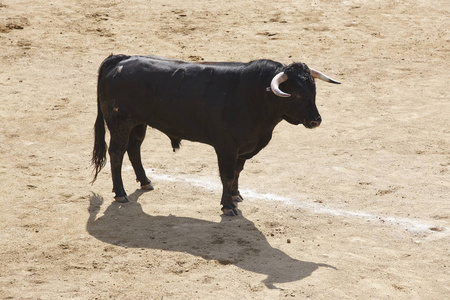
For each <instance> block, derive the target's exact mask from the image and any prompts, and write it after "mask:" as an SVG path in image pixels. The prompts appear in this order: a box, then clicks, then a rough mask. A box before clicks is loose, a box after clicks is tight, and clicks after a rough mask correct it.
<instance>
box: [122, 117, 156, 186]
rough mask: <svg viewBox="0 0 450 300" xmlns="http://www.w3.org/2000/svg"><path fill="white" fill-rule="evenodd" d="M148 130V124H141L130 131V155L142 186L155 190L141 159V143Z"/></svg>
mask: <svg viewBox="0 0 450 300" xmlns="http://www.w3.org/2000/svg"><path fill="white" fill-rule="evenodd" d="M146 131H147V124H141V125H138V126H136V127H134V128H133V130H132V131H131V133H130V138H129V141H128V149H127V152H128V157H129V159H130V161H131V165H132V166H133V169H134V173H135V174H136V181H138V182H140V183H141V188H142V189H144V190H149V191H151V190H153V185H152V184H151V182H150V179H148V177H147V175H146V174H145V169H144V167H143V166H142V160H141V145H142V142H143V141H144V138H145V133H146Z"/></svg>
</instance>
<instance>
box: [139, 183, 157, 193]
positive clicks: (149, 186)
mask: <svg viewBox="0 0 450 300" xmlns="http://www.w3.org/2000/svg"><path fill="white" fill-rule="evenodd" d="M141 189H143V190H146V191H153V190H154V189H155V188H154V187H153V184H151V183H148V184H144V185H141Z"/></svg>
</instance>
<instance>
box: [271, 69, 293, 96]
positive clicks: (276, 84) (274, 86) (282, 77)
mask: <svg viewBox="0 0 450 300" xmlns="http://www.w3.org/2000/svg"><path fill="white" fill-rule="evenodd" d="M288 79H289V77H288V76H287V75H286V73H284V72H280V73H278V74H277V75H275V76H274V77H273V79H272V82H271V83H270V89H271V90H272V92H273V93H274V94H275V95H277V96H278V97H283V98H286V97H290V96H291V94H288V93H285V92H283V91H282V90H280V84H282V83H283V82H285V81H286V80H288Z"/></svg>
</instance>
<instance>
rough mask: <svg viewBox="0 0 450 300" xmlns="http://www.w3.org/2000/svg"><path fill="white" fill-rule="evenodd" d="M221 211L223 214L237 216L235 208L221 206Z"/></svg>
mask: <svg viewBox="0 0 450 300" xmlns="http://www.w3.org/2000/svg"><path fill="white" fill-rule="evenodd" d="M222 212H223V214H224V215H225V216H230V217H235V216H238V215H239V213H238V210H237V209H236V208H225V207H223V208H222Z"/></svg>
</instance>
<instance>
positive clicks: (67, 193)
mask: <svg viewBox="0 0 450 300" xmlns="http://www.w3.org/2000/svg"><path fill="white" fill-rule="evenodd" d="M449 16H450V5H449V2H448V1H445V0H437V1H425V0H422V1H421V0H419V1H402V0H398V1H387V0H380V1H378V0H376V1H358V0H354V1H331V0H329V1H325V0H323V1H318V0H317V1H284V0H280V1H276V2H275V1H256V0H254V1H247V0H238V1H214V0H210V1H181V0H174V1H161V0H134V1H124V0H108V1H105V0H99V1H87V0H78V1H76V0H64V1H63V0H48V1H47V0H45V1H44V0H35V1H25V0H0V64H1V67H0V101H1V102H0V103H1V106H0V117H1V121H0V132H1V134H0V156H1V164H0V182H1V185H0V191H1V194H2V196H3V199H2V201H1V202H0V215H1V217H0V298H1V299H59V298H63V299H64V298H66V299H67V298H76V299H110V298H113V299H290V298H296V299H305V298H311V299H444V298H445V295H447V297H448V295H450V235H449V232H450V201H449V200H450V117H449V116H450V92H449V83H450V71H449V69H450V68H449V67H450V64H449V62H450V52H449V51H450V42H449V40H450V35H449V28H450V17H449ZM111 53H115V54H120V53H123V54H155V55H160V56H165V57H170V58H177V59H184V60H193V61H203V60H204V61H250V60H253V59H259V58H268V59H274V60H277V61H281V62H283V63H287V64H289V63H291V62H294V61H301V62H305V63H307V64H308V65H309V66H311V67H313V68H315V69H318V70H320V71H323V72H324V73H326V74H327V75H329V76H331V77H333V78H335V79H337V80H339V81H341V82H342V85H331V84H327V83H325V82H317V104H318V108H319V111H320V113H321V115H322V118H323V123H322V125H321V126H320V127H319V128H317V129H315V130H308V129H305V128H304V127H303V126H292V125H290V124H288V123H286V122H282V123H280V125H279V126H278V127H277V128H276V129H275V131H274V136H273V139H272V141H271V143H270V144H269V145H268V146H267V147H266V148H265V149H264V150H263V151H262V152H261V153H260V154H258V155H257V156H256V157H255V158H253V159H252V160H251V161H249V162H248V163H247V164H246V168H245V170H244V172H243V173H242V176H241V187H242V190H241V192H242V194H243V196H244V198H245V201H244V202H243V203H242V204H241V205H240V206H239V209H240V211H241V215H240V216H239V217H235V218H230V217H223V216H221V212H220V204H219V203H220V195H221V186H220V181H219V178H218V168H217V162H216V157H215V153H214V150H213V149H212V148H211V147H209V146H207V145H202V144H198V143H192V142H188V141H184V142H183V145H182V148H181V150H180V151H179V152H177V153H173V152H172V149H171V147H170V141H169V139H168V138H167V137H166V136H165V135H163V134H161V133H160V132H158V131H156V130H154V129H149V131H148V132H147V138H146V140H145V141H144V145H143V154H142V155H143V161H144V165H145V167H146V168H147V169H148V172H149V177H150V178H151V179H152V180H153V183H154V185H155V190H154V191H152V192H146V193H144V192H143V191H141V190H139V189H138V188H139V186H138V185H137V184H136V183H135V181H134V178H135V177H134V173H133V171H132V169H131V167H130V163H129V162H128V160H125V165H124V171H123V177H124V184H125V188H126V189H127V191H128V193H129V195H130V200H131V202H130V203H128V204H125V205H119V204H118V203H114V202H113V198H112V197H113V194H112V193H111V188H112V183H111V174H110V171H109V168H106V169H105V170H104V171H102V173H100V175H99V178H98V180H97V181H96V182H95V184H94V185H92V186H91V185H90V181H91V180H92V168H91V166H90V154H91V151H92V147H93V129H92V128H93V124H94V120H95V117H96V109H97V108H96V84H97V83H96V80H97V70H98V67H99V65H100V63H101V62H102V60H103V59H104V58H105V57H107V56H108V55H109V54H111Z"/></svg>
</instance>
